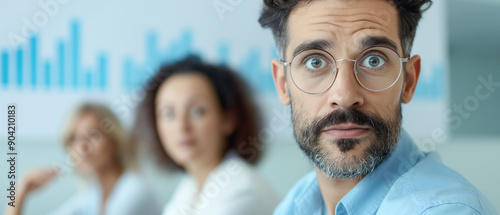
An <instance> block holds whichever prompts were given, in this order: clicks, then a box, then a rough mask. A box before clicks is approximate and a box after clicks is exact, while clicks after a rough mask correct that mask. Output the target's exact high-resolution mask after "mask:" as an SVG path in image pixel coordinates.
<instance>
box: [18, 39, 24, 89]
mask: <svg viewBox="0 0 500 215" xmlns="http://www.w3.org/2000/svg"><path fill="white" fill-rule="evenodd" d="M23 56H24V55H23V50H22V49H21V48H18V49H17V51H16V74H17V77H16V78H17V86H19V87H22V86H23V62H24V61H23Z"/></svg>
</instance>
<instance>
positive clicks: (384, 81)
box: [281, 46, 408, 94]
mask: <svg viewBox="0 0 500 215" xmlns="http://www.w3.org/2000/svg"><path fill="white" fill-rule="evenodd" d="M341 61H351V62H354V74H355V76H356V79H357V80H358V82H359V84H360V85H361V86H363V87H364V88H365V89H367V90H370V91H374V92H380V91H384V90H387V89H389V88H391V87H392V86H393V85H394V84H396V82H397V81H398V79H399V77H400V76H401V71H402V70H403V69H402V68H403V63H405V62H408V58H401V57H400V56H399V55H398V53H397V52H395V51H394V50H392V49H390V48H387V47H384V46H375V47H371V48H368V49H366V50H364V51H363V52H361V53H360V54H359V55H358V56H357V57H356V59H355V60H354V59H338V60H336V59H335V58H334V57H333V56H332V55H331V54H330V53H328V52H327V51H325V50H322V49H306V50H303V51H301V52H299V53H298V54H297V55H296V56H294V57H293V59H292V61H290V62H283V61H282V62H281V63H282V64H283V66H285V68H286V67H290V74H291V78H292V81H293V83H294V84H295V86H297V88H299V89H300V90H301V91H303V92H305V93H308V94H319V93H323V92H325V91H326V90H328V89H329V88H330V87H331V86H332V85H333V83H334V82H335V78H336V76H337V72H338V69H337V63H338V62H341Z"/></svg>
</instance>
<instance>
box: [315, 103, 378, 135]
mask: <svg viewBox="0 0 500 215" xmlns="http://www.w3.org/2000/svg"><path fill="white" fill-rule="evenodd" d="M342 123H353V124H358V125H361V126H370V127H371V128H372V129H374V128H380V126H383V125H384V124H383V121H382V120H381V119H380V117H378V116H375V115H373V116H369V115H368V114H365V113H363V112H361V111H359V110H357V109H355V108H349V109H347V110H343V109H337V110H334V111H332V112H330V113H328V114H326V115H325V116H323V117H320V118H316V119H315V120H314V121H313V122H312V123H311V125H312V131H313V134H319V133H321V131H322V130H323V129H324V128H326V127H329V126H334V125H339V124H342Z"/></svg>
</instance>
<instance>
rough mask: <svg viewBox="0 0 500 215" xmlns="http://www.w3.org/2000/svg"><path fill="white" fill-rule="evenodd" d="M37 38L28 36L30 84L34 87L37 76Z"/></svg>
mask: <svg viewBox="0 0 500 215" xmlns="http://www.w3.org/2000/svg"><path fill="white" fill-rule="evenodd" d="M37 43H38V38H37V37H36V36H33V37H31V38H30V57H31V58H30V59H31V62H30V63H31V86H32V87H33V88H35V87H36V78H37V63H38V56H37V55H38V47H37Z"/></svg>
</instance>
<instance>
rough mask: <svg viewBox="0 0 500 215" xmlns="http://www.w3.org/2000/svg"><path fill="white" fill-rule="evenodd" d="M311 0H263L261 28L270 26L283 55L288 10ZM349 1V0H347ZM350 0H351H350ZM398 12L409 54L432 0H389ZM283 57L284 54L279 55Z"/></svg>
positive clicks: (404, 46)
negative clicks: (420, 23)
mask: <svg viewBox="0 0 500 215" xmlns="http://www.w3.org/2000/svg"><path fill="white" fill-rule="evenodd" d="M312 1H313V0H264V8H263V10H262V13H261V15H260V18H259V23H260V25H261V26H262V27H263V28H270V29H271V30H272V32H273V35H274V40H275V41H276V45H277V48H278V50H279V52H280V54H282V55H284V50H285V48H286V46H287V42H288V40H287V39H288V38H287V31H288V30H287V25H288V16H289V15H290V12H291V11H292V10H293V9H294V8H295V7H296V6H297V5H299V3H301V4H307V3H310V2H312ZM348 1H349V0H348ZM351 1H352V0H351ZM390 1H392V3H393V5H394V6H395V8H396V9H397V11H398V14H399V39H400V40H401V46H402V48H403V52H404V53H403V55H404V56H410V53H411V48H412V45H413V40H414V39H415V33H416V31H417V25H418V22H419V21H420V18H422V12H424V11H425V10H427V9H429V7H430V6H431V5H432V0H390ZM281 57H282V58H284V57H285V56H281Z"/></svg>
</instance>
